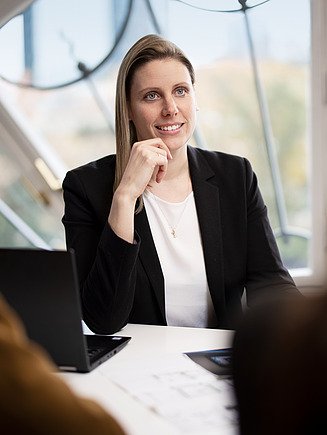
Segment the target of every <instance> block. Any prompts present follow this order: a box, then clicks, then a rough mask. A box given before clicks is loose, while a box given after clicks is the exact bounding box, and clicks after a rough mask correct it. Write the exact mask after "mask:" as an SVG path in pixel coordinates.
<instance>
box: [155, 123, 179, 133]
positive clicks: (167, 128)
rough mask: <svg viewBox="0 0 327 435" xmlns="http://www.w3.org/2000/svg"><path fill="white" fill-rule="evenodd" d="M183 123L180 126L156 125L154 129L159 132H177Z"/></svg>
mask: <svg viewBox="0 0 327 435" xmlns="http://www.w3.org/2000/svg"><path fill="white" fill-rule="evenodd" d="M182 125H183V123H181V124H170V125H156V128H157V129H158V130H160V131H176V130H179V129H180V128H181V127H182Z"/></svg>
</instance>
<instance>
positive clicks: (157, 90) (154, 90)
mask: <svg viewBox="0 0 327 435" xmlns="http://www.w3.org/2000/svg"><path fill="white" fill-rule="evenodd" d="M179 86H186V87H188V88H190V87H191V86H192V84H190V83H188V82H180V83H176V84H175V85H173V89H174V88H178V87H179ZM160 90H161V88H158V87H155V86H154V87H148V88H144V89H142V90H141V91H139V92H138V93H137V94H138V95H143V94H145V93H147V92H159V91H160Z"/></svg>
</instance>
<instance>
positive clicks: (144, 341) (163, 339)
mask: <svg viewBox="0 0 327 435" xmlns="http://www.w3.org/2000/svg"><path fill="white" fill-rule="evenodd" d="M117 335H126V336H131V337H132V339H131V341H130V342H129V343H128V344H127V346H126V347H125V348H123V349H122V350H121V351H120V352H119V353H118V354H116V355H115V356H114V357H113V358H111V359H109V360H108V361H107V362H105V363H103V364H102V365H101V366H99V367H98V368H96V369H95V370H93V371H92V372H90V373H87V374H76V373H62V374H60V376H61V377H62V378H64V379H65V380H66V381H67V382H68V384H69V385H70V386H71V387H72V388H73V389H74V390H75V391H76V392H78V393H79V394H82V395H86V396H88V397H91V398H93V399H95V400H96V401H98V402H99V403H100V404H101V405H102V406H103V407H104V408H105V409H107V410H108V411H109V412H110V413H111V414H112V415H114V416H115V417H116V418H117V419H118V420H119V421H120V422H121V424H122V425H123V427H124V428H125V429H126V431H127V433H128V434H130V435H181V432H180V431H179V430H177V428H176V427H173V425H172V424H171V423H170V422H168V421H166V420H165V419H164V418H162V417H161V416H159V415H157V414H155V413H154V412H152V411H151V410H150V409H149V408H147V407H146V406H144V405H143V404H142V402H140V401H138V400H136V399H134V398H133V397H132V396H131V395H130V394H128V392H126V391H124V390H122V389H121V388H120V387H119V386H118V385H116V384H115V383H114V382H112V380H110V379H109V378H108V377H107V376H105V375H104V373H109V372H114V371H116V372H117V370H119V371H120V373H122V371H123V370H126V367H127V366H128V367H130V366H131V363H132V362H133V361H135V363H137V362H139V363H140V362H141V363H142V361H144V360H145V359H149V360H151V359H153V358H157V357H166V356H167V355H173V354H176V353H177V354H182V353H184V352H189V351H199V350H207V349H217V348H225V347H229V346H230V345H231V340H232V332H231V331H224V330H215V329H202V328H181V327H167V326H152V325H151V326H149V325H135V324H129V325H127V326H126V327H125V328H124V329H123V330H122V331H120V332H119V333H118V334H117ZM136 366H137V364H136ZM129 374H130V373H129ZM221 433H222V432H221V431H219V434H221ZM226 433H227V432H226ZM228 433H231V432H228Z"/></svg>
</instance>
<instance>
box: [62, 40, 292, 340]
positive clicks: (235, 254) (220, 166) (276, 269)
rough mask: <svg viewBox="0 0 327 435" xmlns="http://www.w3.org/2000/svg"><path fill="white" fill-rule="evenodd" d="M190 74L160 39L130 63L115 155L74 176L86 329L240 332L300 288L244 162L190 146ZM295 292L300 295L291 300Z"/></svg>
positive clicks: (68, 194)
mask: <svg viewBox="0 0 327 435" xmlns="http://www.w3.org/2000/svg"><path fill="white" fill-rule="evenodd" d="M195 123H196V100H195V92H194V70H193V67H192V65H191V63H190V62H189V60H188V59H187V58H186V56H185V55H184V53H183V52H182V51H181V50H180V49H179V48H178V47H176V46H175V45H174V44H173V43H171V42H169V41H167V40H165V39H163V38H161V37H160V36H157V35H148V36H145V37H143V38H141V39H140V40H139V41H137V42H136V43H135V44H134V46H133V47H132V48H131V49H130V50H129V51H128V53H127V54H126V56H125V58H124V59H123V61H122V64H121V67H120V70H119V73H118V79H117V90H116V156H115V155H110V156H107V157H104V158H102V159H100V160H98V161H96V162H92V163H89V164H87V165H84V166H82V167H80V168H77V169H75V170H73V171H70V172H68V173H67V176H66V178H65V180H64V183H63V189H64V199H65V214H64V217H63V223H64V225H65V230H66V239H67V247H68V248H73V249H74V250H75V251H76V258H77V267H78V272H79V277H80V285H81V296H82V304H83V311H84V319H85V321H86V323H87V324H88V326H89V327H90V328H91V329H92V330H93V331H95V332H97V333H106V334H108V333H113V332H116V331H117V330H119V329H120V328H122V327H123V326H124V325H125V324H126V323H127V322H132V323H146V324H157V325H167V324H168V325H177V326H195V327H219V328H233V327H235V321H236V320H237V318H238V316H239V315H240V313H241V297H242V294H243V289H244V287H245V288H246V290H247V296H248V302H250V303H251V302H254V301H255V300H256V299H259V298H261V297H263V296H265V295H266V294H269V293H271V292H276V291H284V290H291V291H294V290H295V286H294V283H293V281H292V279H291V277H290V275H289V274H288V272H287V271H286V269H285V268H284V267H283V265H282V262H281V260H280V256H279V253H278V249H277V246H276V243H275V240H274V237H273V234H272V231H271V228H270V226H269V222H268V218H267V213H266V207H265V205H264V203H263V200H262V197H261V195H260V192H259V190H258V186H257V180H256V177H255V174H254V173H253V171H252V169H251V166H250V164H249V163H248V161H247V160H246V159H244V158H241V157H236V156H231V155H227V154H223V153H219V152H210V151H204V150H200V149H196V148H193V147H190V146H188V145H187V144H188V141H189V140H190V138H191V136H192V134H193V131H194V128H195ZM295 291H296V290H295Z"/></svg>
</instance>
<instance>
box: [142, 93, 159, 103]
mask: <svg viewBox="0 0 327 435" xmlns="http://www.w3.org/2000/svg"><path fill="white" fill-rule="evenodd" d="M144 98H145V99H146V100H148V101H154V100H156V99H157V98H159V95H158V94H157V93H156V92H148V93H147V94H146V95H145V97H144Z"/></svg>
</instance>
